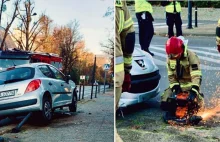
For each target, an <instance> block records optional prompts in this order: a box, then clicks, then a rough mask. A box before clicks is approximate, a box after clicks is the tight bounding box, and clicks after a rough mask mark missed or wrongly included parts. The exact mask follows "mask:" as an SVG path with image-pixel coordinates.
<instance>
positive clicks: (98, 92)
mask: <svg viewBox="0 0 220 142" xmlns="http://www.w3.org/2000/svg"><path fill="white" fill-rule="evenodd" d="M100 86H101V85H99V86H98V93H100Z"/></svg>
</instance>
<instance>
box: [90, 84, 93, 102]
mask: <svg viewBox="0 0 220 142" xmlns="http://www.w3.org/2000/svg"><path fill="white" fill-rule="evenodd" d="M92 96H93V84H92V89H91V97H90V99H92Z"/></svg>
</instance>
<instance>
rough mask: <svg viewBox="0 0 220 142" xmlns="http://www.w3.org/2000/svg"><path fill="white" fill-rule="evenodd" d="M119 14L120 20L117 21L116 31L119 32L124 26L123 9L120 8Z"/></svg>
mask: <svg viewBox="0 0 220 142" xmlns="http://www.w3.org/2000/svg"><path fill="white" fill-rule="evenodd" d="M119 15H120V22H119V29H118V32H119V33H121V31H122V30H123V26H124V11H122V10H120V11H119Z"/></svg>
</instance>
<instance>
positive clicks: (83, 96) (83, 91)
mask: <svg viewBox="0 0 220 142" xmlns="http://www.w3.org/2000/svg"><path fill="white" fill-rule="evenodd" d="M84 92H85V84H83V93H82V99H84Z"/></svg>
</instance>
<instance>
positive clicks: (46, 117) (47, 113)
mask: <svg viewBox="0 0 220 142" xmlns="http://www.w3.org/2000/svg"><path fill="white" fill-rule="evenodd" d="M41 116H42V119H43V122H44V123H49V122H50V121H51V120H52V116H53V111H52V105H51V100H50V99H49V98H44V99H43V109H42V111H41Z"/></svg>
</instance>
